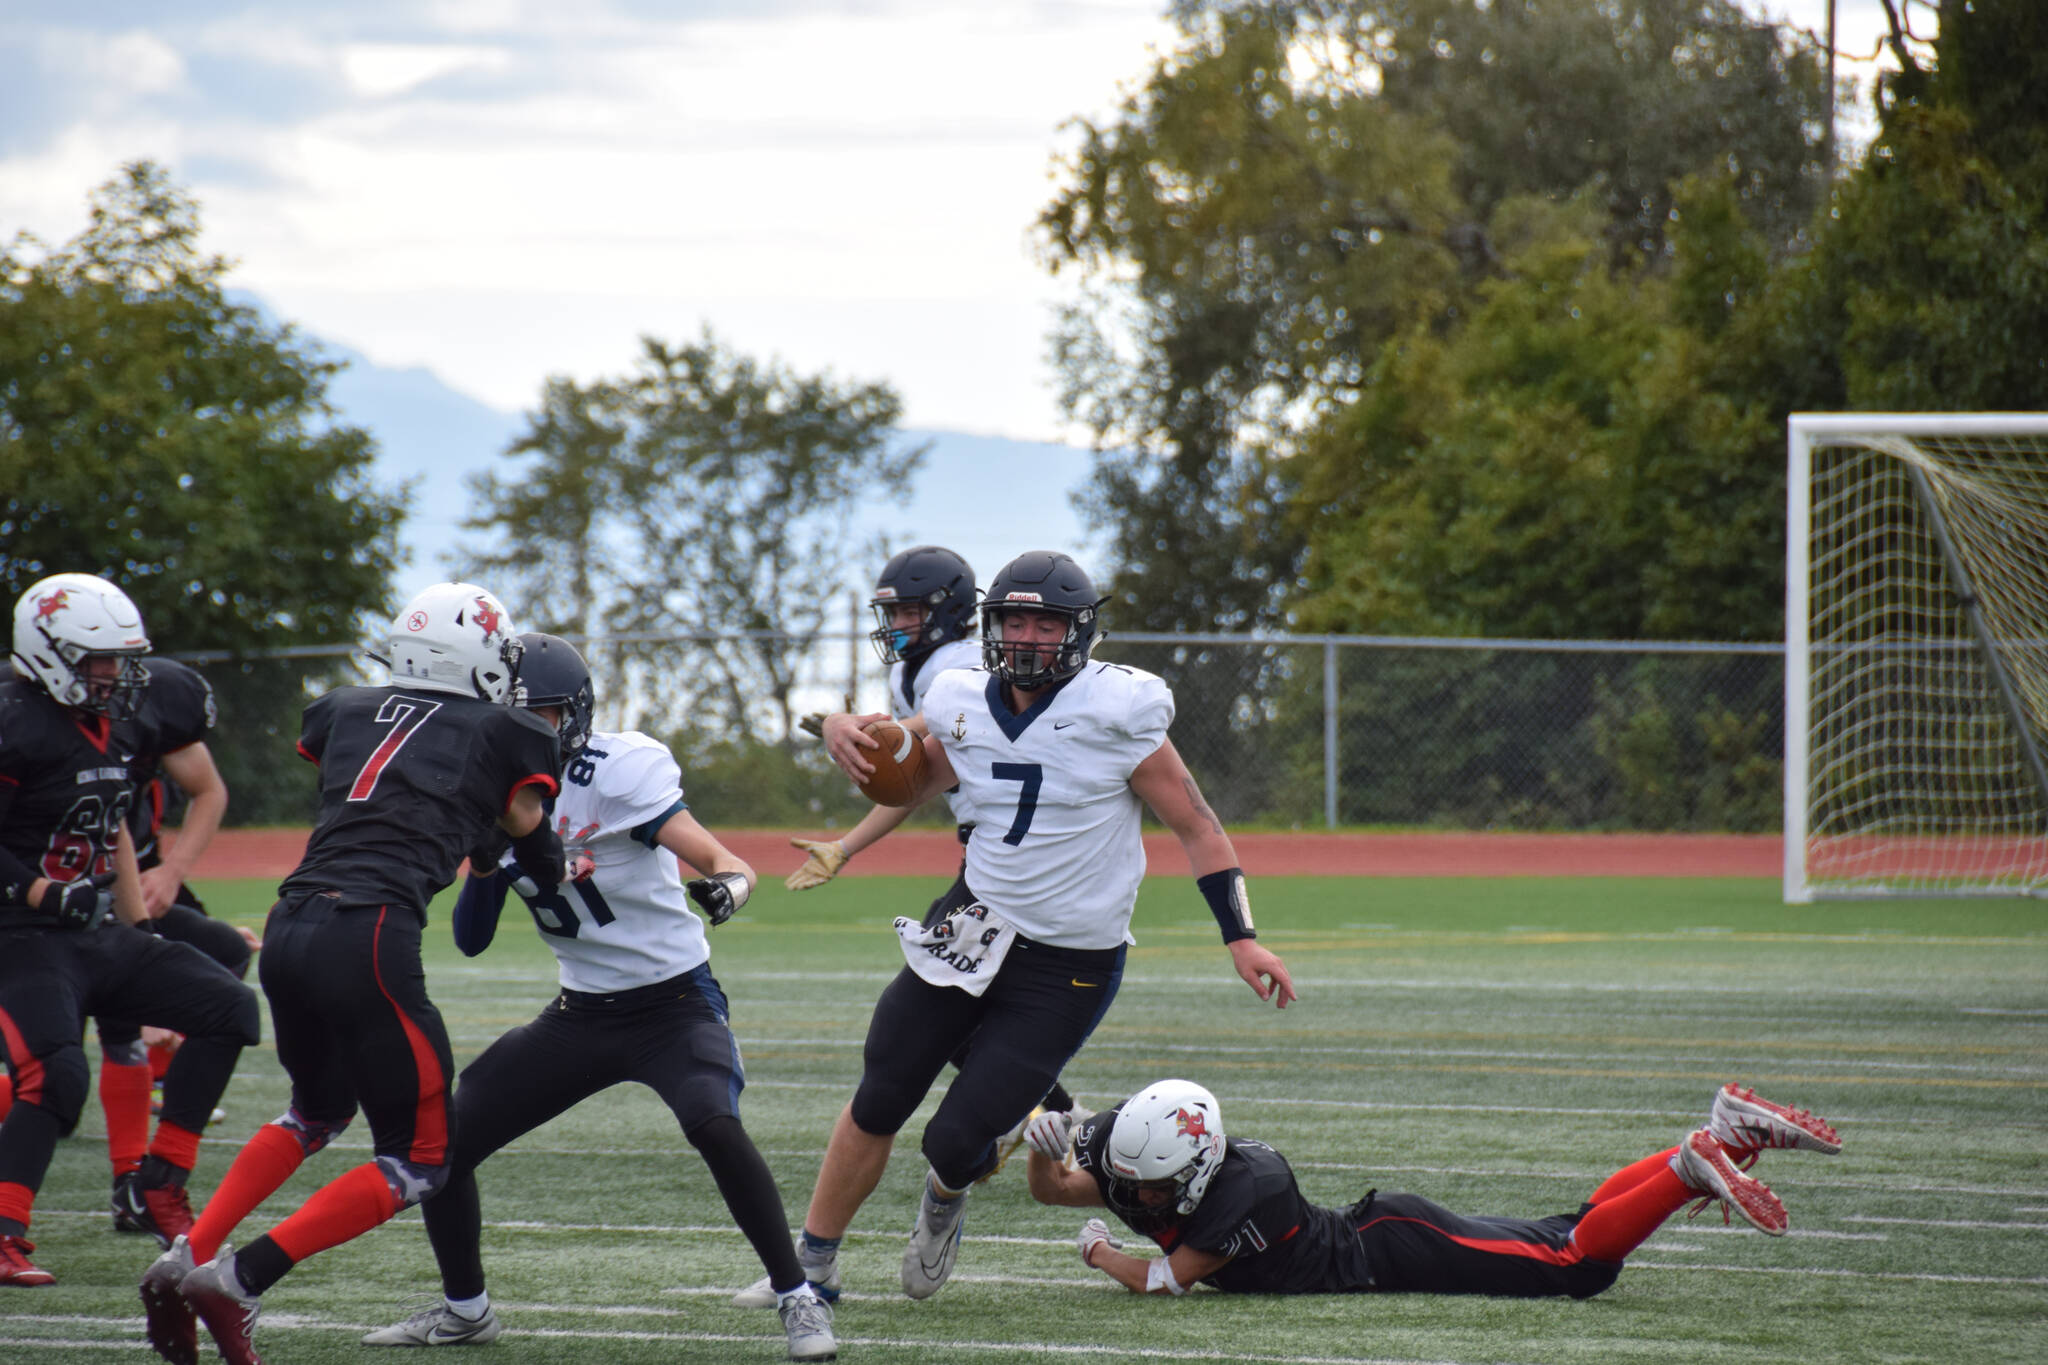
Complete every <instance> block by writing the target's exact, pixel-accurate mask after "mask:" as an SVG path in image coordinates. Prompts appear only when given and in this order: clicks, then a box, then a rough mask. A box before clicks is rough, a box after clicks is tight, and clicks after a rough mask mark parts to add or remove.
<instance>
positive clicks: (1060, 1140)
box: [1024, 1112, 1075, 1161]
mask: <svg viewBox="0 0 2048 1365" xmlns="http://www.w3.org/2000/svg"><path fill="white" fill-rule="evenodd" d="M1074 1128H1075V1123H1074V1116H1073V1115H1072V1114H1062V1113H1058V1112H1047V1113H1043V1114H1040V1115H1039V1116H1038V1117H1037V1118H1035V1119H1033V1120H1031V1122H1029V1123H1027V1124H1025V1125H1024V1145H1025V1146H1026V1147H1029V1148H1030V1149H1031V1150H1032V1151H1034V1152H1036V1153H1038V1154H1039V1155H1040V1156H1043V1157H1050V1158H1051V1159H1052V1160H1054V1161H1065V1160H1066V1159H1067V1144H1068V1143H1070V1142H1072V1141H1073V1140H1074Z"/></svg>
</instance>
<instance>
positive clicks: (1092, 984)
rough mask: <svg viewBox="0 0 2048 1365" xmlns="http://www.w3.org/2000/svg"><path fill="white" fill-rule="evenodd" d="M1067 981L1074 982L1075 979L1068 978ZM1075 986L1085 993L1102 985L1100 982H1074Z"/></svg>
mask: <svg viewBox="0 0 2048 1365" xmlns="http://www.w3.org/2000/svg"><path fill="white" fill-rule="evenodd" d="M1067 980H1069V981H1074V978H1072V977H1068V978H1067ZM1074 984H1075V985H1076V986H1079V987H1080V988H1081V989H1082V990H1084V991H1089V990H1094V989H1095V988H1096V987H1097V986H1100V985H1101V984H1102V983H1101V982H1100V981H1074Z"/></svg>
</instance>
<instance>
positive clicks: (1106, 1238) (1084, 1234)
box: [1074, 1218, 1123, 1269]
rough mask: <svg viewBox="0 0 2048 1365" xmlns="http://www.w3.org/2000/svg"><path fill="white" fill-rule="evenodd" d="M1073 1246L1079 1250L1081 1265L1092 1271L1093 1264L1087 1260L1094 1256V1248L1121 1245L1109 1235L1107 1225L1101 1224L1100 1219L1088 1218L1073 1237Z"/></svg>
mask: <svg viewBox="0 0 2048 1365" xmlns="http://www.w3.org/2000/svg"><path fill="white" fill-rule="evenodd" d="M1074 1245H1075V1246H1076V1247H1079V1248H1080V1251H1081V1264H1083V1265H1085V1266H1088V1267H1089V1268H1091V1269H1092V1268H1093V1267H1094V1265H1095V1262H1093V1261H1091V1260H1089V1259H1088V1258H1089V1257H1091V1256H1093V1255H1094V1254H1095V1248H1097V1247H1100V1246H1107V1247H1120V1246H1122V1245H1123V1243H1122V1242H1119V1241H1118V1240H1117V1239H1116V1238H1114V1237H1112V1236H1110V1235H1109V1224H1107V1223H1105V1222H1103V1221H1102V1220H1101V1219H1100V1218H1090V1219H1089V1220H1088V1221H1087V1222H1085V1223H1083V1224H1081V1231H1080V1232H1078V1233H1076V1234H1075V1235H1074Z"/></svg>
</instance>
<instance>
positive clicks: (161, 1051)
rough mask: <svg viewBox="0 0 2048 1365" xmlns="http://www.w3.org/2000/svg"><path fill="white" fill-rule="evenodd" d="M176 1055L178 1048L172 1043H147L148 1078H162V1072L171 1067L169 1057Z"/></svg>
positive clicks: (158, 1079)
mask: <svg viewBox="0 0 2048 1365" xmlns="http://www.w3.org/2000/svg"><path fill="white" fill-rule="evenodd" d="M177 1055H178V1049H177V1048H176V1046H174V1045H173V1044H170V1043H151V1044H150V1045H149V1078H150V1079H151V1080H153V1081H160V1080H162V1079H163V1078H164V1073H165V1072H166V1071H169V1070H170V1069H171V1058H173V1057H175V1056H177Z"/></svg>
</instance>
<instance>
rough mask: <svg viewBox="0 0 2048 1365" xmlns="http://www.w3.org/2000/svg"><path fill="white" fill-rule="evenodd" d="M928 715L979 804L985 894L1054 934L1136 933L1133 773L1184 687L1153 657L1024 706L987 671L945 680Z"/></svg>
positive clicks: (1073, 941)
mask: <svg viewBox="0 0 2048 1365" xmlns="http://www.w3.org/2000/svg"><path fill="white" fill-rule="evenodd" d="M924 720H925V724H926V725H927V726H929V727H930V728H931V732H932V733H933V734H935V735H937V736H938V737H939V742H940V743H941V744H943V745H944V746H945V749H946V756H947V757H948V758H949V759H951V760H952V763H953V771H954V773H955V775H957V776H958V777H959V779H960V791H961V795H962V796H963V797H964V798H965V799H966V801H967V803H968V805H969V806H970V807H971V808H972V809H973V810H974V812H975V822H976V823H975V826H974V836H973V838H971V839H969V840H968V843H967V884H968V886H970V887H972V888H973V890H974V894H975V895H977V896H979V897H980V898H981V899H982V900H983V901H984V902H986V903H987V904H988V905H990V906H991V907H993V908H994V909H995V910H996V911H997V913H999V914H1001V915H1002V916H1003V918H1005V919H1007V920H1008V921H1009V922H1010V923H1012V924H1014V925H1016V926H1017V929H1018V932H1020V933H1022V934H1024V935H1025V936H1026V937H1027V938H1033V939H1036V940H1038V941H1039V942H1041V943H1050V944H1055V945H1057V946H1059V947H1063V948H1114V947H1116V946H1117V945H1118V944H1119V943H1128V942H1130V941H1131V938H1130V923H1131V909H1132V907H1133V906H1134V905H1135V904H1136V902H1137V899H1138V883H1140V882H1142V881H1143V880H1144V879H1145V845H1144V841H1143V840H1142V839H1141V838H1140V837H1139V832H1138V820H1139V813H1140V810H1141V807H1142V804H1143V803H1142V802H1140V801H1139V800H1138V795H1137V793H1136V792H1134V791H1132V790H1131V781H1130V779H1131V773H1132V771H1133V770H1135V769H1136V768H1137V766H1138V765H1139V764H1140V763H1142V762H1144V761H1145V760H1146V759H1147V758H1149V757H1151V756H1152V754H1153V753H1154V752H1156V751H1157V750H1158V748H1159V746H1160V745H1161V744H1162V743H1164V742H1165V740H1166V731H1167V728H1168V727H1169V726H1171V725H1172V724H1173V693H1172V691H1171V690H1170V689H1169V688H1168V687H1167V686H1166V683H1165V682H1164V681H1162V680H1161V679H1160V678H1159V677H1157V676H1156V675H1154V674H1151V673H1147V672H1145V671H1144V670H1142V669H1136V668H1128V667H1126V666H1124V665H1122V664H1109V663H1091V664H1089V665H1088V666H1087V667H1086V668H1085V669H1083V670H1082V671H1081V672H1080V673H1079V674H1078V675H1077V676H1076V677H1075V678H1074V679H1073V680H1072V681H1070V682H1068V683H1067V685H1066V686H1065V687H1062V688H1060V689H1059V690H1058V691H1057V692H1055V693H1054V694H1053V695H1052V696H1051V697H1050V698H1049V699H1047V700H1044V701H1042V702H1041V703H1040V704H1039V705H1038V706H1035V707H1033V708H1032V709H1031V710H1029V711H1027V712H1025V713H1024V714H1023V715H1021V716H1018V715H1015V714H1013V713H1012V712H1011V710H1010V707H1009V704H1008V702H1007V700H1006V699H1005V697H1004V695H1003V685H1002V683H1001V681H1000V680H999V679H997V678H996V676H995V675H994V674H992V673H990V672H988V671H987V670H986V669H981V668H976V669H971V670H969V669H954V670H952V671H949V672H946V673H942V674H940V675H939V677H938V678H937V679H936V680H935V681H934V682H933V683H932V687H931V690H930V691H929V692H928V693H926V695H925V700H924Z"/></svg>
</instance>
